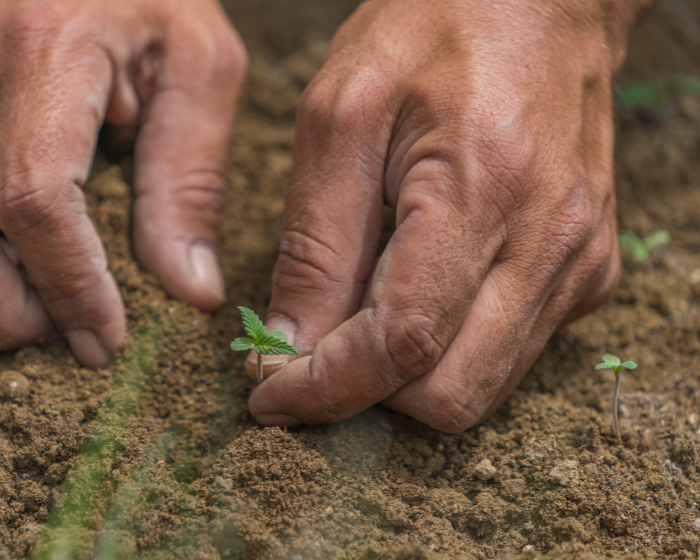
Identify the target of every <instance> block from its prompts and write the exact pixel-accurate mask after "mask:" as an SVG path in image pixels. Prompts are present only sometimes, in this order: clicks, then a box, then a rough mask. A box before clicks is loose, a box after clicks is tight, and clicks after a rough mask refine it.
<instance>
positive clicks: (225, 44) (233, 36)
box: [214, 25, 248, 84]
mask: <svg viewBox="0 0 700 560" xmlns="http://www.w3.org/2000/svg"><path fill="white" fill-rule="evenodd" d="M215 50H216V52H215V54H214V57H215V58H214V59H215V64H214V72H215V73H216V74H219V75H222V76H224V77H228V78H229V79H230V80H231V81H232V82H233V83H235V84H239V83H241V82H242V81H243V79H244V77H245V75H246V72H247V70H248V51H247V50H246V48H245V45H244V44H243V41H242V40H241V38H240V37H239V35H238V33H236V31H235V30H234V29H233V28H232V27H231V26H230V25H225V26H224V28H223V29H222V30H221V31H220V32H219V33H218V34H217V39H216V45H215Z"/></svg>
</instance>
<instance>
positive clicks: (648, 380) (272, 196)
mask: <svg viewBox="0 0 700 560" xmlns="http://www.w3.org/2000/svg"><path fill="white" fill-rule="evenodd" d="M271 4H272V0H266V1H265V2H263V1H262V0H256V2H253V1H252V0H250V1H239V2H229V5H228V6H227V7H228V9H229V12H230V13H231V15H232V17H233V18H234V21H235V22H236V24H237V26H238V27H239V29H240V30H241V32H242V34H243V35H244V36H245V38H246V39H247V42H248V44H249V47H250V49H251V61H252V64H251V72H250V76H249V82H248V86H247V92H246V94H245V98H244V100H243V103H242V107H241V111H240V117H239V121H238V125H237V131H236V137H235V142H234V147H233V153H232V162H231V167H230V171H229V174H228V183H229V188H228V192H227V199H228V200H227V203H228V205H227V211H226V218H225V223H224V231H223V240H222V246H221V253H220V254H221V258H222V263H223V268H224V273H225V277H226V284H227V291H228V300H227V303H226V305H225V306H224V308H223V309H222V310H221V311H220V312H218V313H217V314H215V315H213V316H212V315H207V314H204V313H201V312H199V311H197V310H194V309H192V308H190V307H188V306H186V305H184V304H182V303H179V302H177V301H173V300H171V299H169V298H168V297H167V296H166V295H165V293H164V292H163V291H162V289H161V288H160V287H159V284H158V282H157V281H156V280H155V279H154V278H153V277H151V276H149V275H148V274H146V273H144V272H143V271H142V270H141V269H140V267H139V265H138V264H137V263H136V262H135V260H134V256H133V253H132V250H131V244H130V215H131V210H130V203H131V200H132V199H131V197H132V195H131V188H130V182H131V177H132V153H131V147H132V138H130V137H129V135H128V134H124V133H123V131H119V130H114V129H110V128H108V127H106V128H105V129H104V130H103V133H102V135H101V140H100V151H99V153H98V155H97V158H96V161H95V166H94V170H93V174H92V179H91V181H90V182H89V184H88V185H87V186H86V188H85V195H86V198H87V201H88V204H89V210H90V215H91V216H92V218H93V220H94V223H95V225H96V227H97V228H98V230H99V232H100V234H101V235H102V238H103V239H104V242H105V245H106V248H107V252H108V254H109V259H110V264H111V268H112V271H113V273H114V275H115V277H116V278H117V280H118V282H119V284H120V286H121V289H122V293H123V295H124V300H125V302H126V306H127V313H128V321H129V327H130V333H131V334H130V338H129V343H128V345H127V348H126V350H125V352H124V354H123V355H122V356H120V357H119V358H118V359H117V360H116V361H115V363H114V364H113V365H111V366H110V367H108V368H105V369H100V370H97V371H92V370H88V369H83V368H81V367H79V366H78V364H77V362H76V361H75V359H74V358H73V356H72V355H71V353H70V352H69V351H68V349H67V346H66V345H65V344H64V343H63V342H55V343H52V344H48V345H43V346H31V347H27V348H24V349H21V350H19V351H16V352H13V353H5V354H0V559H19V558H26V557H29V556H32V555H34V556H35V557H37V558H81V559H88V558H98V559H105V558H110V559H132V558H141V559H156V558H188V559H200V560H219V559H226V560H228V559H250V560H283V559H286V560H307V559H308V560H311V559H318V560H321V559H323V560H332V559H337V560H351V559H352V560H372V559H383V560H400V559H401V560H419V559H434V560H435V559H445V558H450V559H458V558H459V559H485V558H504V559H505V558H515V557H518V558H521V559H522V560H525V559H534V558H541V559H554V558H571V559H573V558H578V559H595V558H619V559H622V558H630V559H631V558H679V559H681V558H686V559H690V558H698V557H699V556H700V99H699V98H694V97H681V98H677V99H674V100H673V102H672V104H671V106H669V107H668V108H667V110H666V111H665V113H664V114H663V115H658V114H655V113H650V112H645V111H634V112H630V113H626V114H619V115H618V117H617V121H618V122H617V127H618V137H617V138H618V139H617V155H616V173H617V177H616V180H617V186H618V196H619V198H618V201H619V202H618V207H619V211H618V214H619V221H620V227H621V229H632V230H634V231H636V232H637V233H639V234H642V235H643V234H647V233H649V232H651V231H654V230H657V229H666V230H668V231H669V232H670V234H671V242H670V244H669V245H668V246H667V247H665V248H663V249H661V250H658V251H655V252H654V253H653V255H652V258H651V260H650V261H649V262H647V263H642V264H639V263H636V262H634V261H633V260H632V259H631V256H630V255H629V254H627V253H625V254H624V255H623V268H624V272H623V277H622V281H621V285H620V288H619V290H618V292H617V295H616V296H615V297H614V299H613V300H612V301H611V302H610V303H609V304H607V305H606V306H604V307H603V308H601V309H600V310H598V311H596V312H595V313H593V314H591V315H589V316H587V317H585V318H583V319H581V320H579V321H578V322H576V323H574V324H572V325H570V326H569V327H567V328H565V329H563V330H561V331H560V332H558V333H557V334H556V335H555V336H554V337H553V338H552V340H551V341H550V342H549V344H548V345H547V347H546V350H545V352H544V353H543V354H542V356H541V357H540V359H539V360H538V362H537V363H536V365H535V366H534V367H533V369H532V371H531V372H530V373H529V374H528V376H527V377H526V378H525V380H524V381H523V382H522V384H521V385H520V387H519V388H518V389H517V390H516V391H515V393H514V394H513V395H512V396H511V397H510V399H509V400H508V401H507V402H506V403H505V404H504V405H503V406H502V407H501V408H500V409H499V410H498V411H497V413H496V414H495V415H494V416H493V417H492V418H491V419H490V420H488V421H487V422H486V423H485V424H483V425H481V426H478V427H476V428H474V429H471V430H468V431H466V432H464V433H461V434H457V435H448V434H444V433H440V432H437V431H435V430H432V429H430V428H428V427H427V426H425V425H422V424H420V423H419V422H416V421H414V420H412V419H410V418H407V417H405V416H402V415H400V414H397V413H394V412H391V411H389V410H387V409H384V408H382V407H374V408H372V409H370V410H367V411H366V412H364V413H362V414H360V415H358V416H357V417H355V418H353V419H351V420H348V421H345V422H342V423H339V424H336V425H332V426H317V427H300V428H294V429H289V430H282V429H278V428H261V427H259V426H257V425H256V424H255V422H253V421H252V419H251V418H250V416H249V414H248V411H247V408H246V401H247V397H248V395H249V394H250V391H251V390H252V388H253V382H252V381H251V380H249V379H248V378H247V377H246V376H245V375H244V373H243V369H242V361H243V358H244V356H243V355H240V356H239V355H236V354H234V353H233V352H231V351H230V350H229V343H230V342H231V340H233V339H234V338H235V337H237V336H240V335H241V334H242V325H241V322H240V318H239V317H240V316H239V313H238V311H237V309H236V306H238V305H245V306H248V307H252V308H253V309H255V310H256V311H258V312H259V313H260V314H264V312H265V308H266V304H267V302H268V301H269V284H270V276H271V272H272V267H273V265H274V262H275V257H276V252H277V244H278V235H279V233H278V232H279V228H280V216H281V213H282V210H283V207H284V194H285V188H286V183H287V180H288V177H289V172H290V169H291V166H292V155H291V148H292V142H293V138H294V122H293V117H294V109H295V106H296V103H297V101H298V99H299V96H300V93H301V91H302V90H303V88H304V86H305V85H306V84H307V83H308V82H309V81H310V80H311V78H312V77H313V75H314V73H315V72H316V70H317V69H318V67H319V66H320V63H321V59H322V57H323V53H324V50H325V48H326V46H327V41H328V39H329V37H330V34H331V33H332V31H333V29H334V27H335V26H337V25H338V24H339V23H340V22H341V21H342V19H343V18H344V17H345V16H346V15H347V14H348V13H349V12H350V11H351V9H352V6H353V3H352V2H337V3H329V2H325V3H324V2H321V1H320V0H318V1H315V2H312V1H310V0H307V1H305V2H296V1H295V2H283V1H282V0H280V1H279V6H281V7H280V8H279V10H281V14H280V12H279V11H278V12H277V18H278V19H277V20H274V16H273V15H271V14H269V13H267V12H268V11H270V6H268V5H271ZM690 6H691V4H690V2H688V3H683V2H679V1H672V0H667V1H666V2H662V3H661V4H660V5H658V6H657V8H656V9H655V11H654V12H653V13H652V14H651V15H650V16H649V17H648V18H647V20H646V21H645V22H644V23H643V24H642V26H640V28H639V30H638V32H637V34H636V35H635V37H634V39H633V41H632V50H631V55H630V60H629V62H628V65H627V67H626V69H625V71H624V72H623V74H622V78H621V81H622V82H623V83H624V81H625V80H630V79H638V78H658V77H660V76H661V77H665V76H667V75H668V73H669V71H670V70H684V71H688V72H694V73H695V74H696V75H700V59H697V58H696V59H695V60H694V61H693V59H692V57H691V56H689V55H687V53H688V52H691V51H692V50H693V49H694V52H695V53H697V52H698V49H697V44H696V43H693V41H697V40H696V39H694V37H700V33H696V32H695V31H694V30H696V28H695V27H693V26H694V25H696V24H697V25H698V27H697V29H700V23H698V22H700V18H696V19H693V18H695V17H696V16H697V14H696V13H695V12H697V10H696V9H694V8H692V7H690ZM684 10H685V11H684ZM689 14H690V15H689ZM272 20H274V21H272ZM275 21H277V23H276V24H275ZM290 21H292V22H296V23H295V25H289V22H290ZM280 22H284V23H286V24H287V25H283V23H280ZM304 22H306V24H305V23H304ZM305 25H306V26H305ZM290 28H293V30H292V31H290ZM652 41H658V42H659V44H661V43H663V44H664V45H666V46H664V47H663V48H662V47H660V46H659V47H658V48H657V47H656V46H654V47H653V48H652V47H650V42H652ZM664 49H665V50H664ZM659 52H662V53H663V52H666V53H668V54H667V57H666V58H664V57H663V56H662V55H661V54H659ZM387 215H388V216H389V217H390V215H391V214H390V213H388V214H387ZM390 227H391V223H390V219H388V220H387V235H388V234H389V233H390ZM605 352H613V353H615V354H618V355H620V357H621V358H623V359H626V358H628V357H629V358H633V359H634V360H635V361H636V362H637V363H638V364H639V367H638V368H637V369H636V370H634V371H632V372H626V373H625V374H624V378H623V382H622V389H621V395H620V403H621V406H620V412H621V425H622V438H623V442H624V445H623V446H621V447H618V446H617V445H616V443H615V436H614V433H613V429H612V417H611V407H612V395H613V386H614V375H613V374H612V372H611V371H610V370H600V371H596V370H594V366H595V365H596V364H597V363H599V362H600V359H601V357H602V355H603V354H604V353H605Z"/></svg>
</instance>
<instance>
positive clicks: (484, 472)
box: [474, 459, 496, 480]
mask: <svg viewBox="0 0 700 560" xmlns="http://www.w3.org/2000/svg"><path fill="white" fill-rule="evenodd" d="M474 475H475V476H476V478H478V479H479V480H491V479H492V478H493V477H494V476H496V467H494V466H493V463H491V461H489V460H488V459H483V460H481V461H479V463H478V464H477V465H476V468H475V469H474Z"/></svg>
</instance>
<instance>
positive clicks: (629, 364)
mask: <svg viewBox="0 0 700 560" xmlns="http://www.w3.org/2000/svg"><path fill="white" fill-rule="evenodd" d="M622 367H623V368H626V369H634V368H636V367H637V364H635V363H634V362H633V361H632V360H627V361H626V362H623V363H622Z"/></svg>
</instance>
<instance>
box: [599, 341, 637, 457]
mask: <svg viewBox="0 0 700 560" xmlns="http://www.w3.org/2000/svg"><path fill="white" fill-rule="evenodd" d="M636 367H637V364H635V363H634V362H633V361H632V360H627V361H625V362H620V358H618V357H617V356H613V355H612V354H605V356H603V362H602V363H600V364H598V365H597V366H596V367H595V368H596V369H611V370H613V371H614V372H615V396H614V397H613V422H614V423H615V436H616V437H617V445H622V437H621V436H620V420H619V418H618V413H617V408H618V407H617V402H618V397H619V395H620V381H621V380H622V370H623V369H634V368H636Z"/></svg>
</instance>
